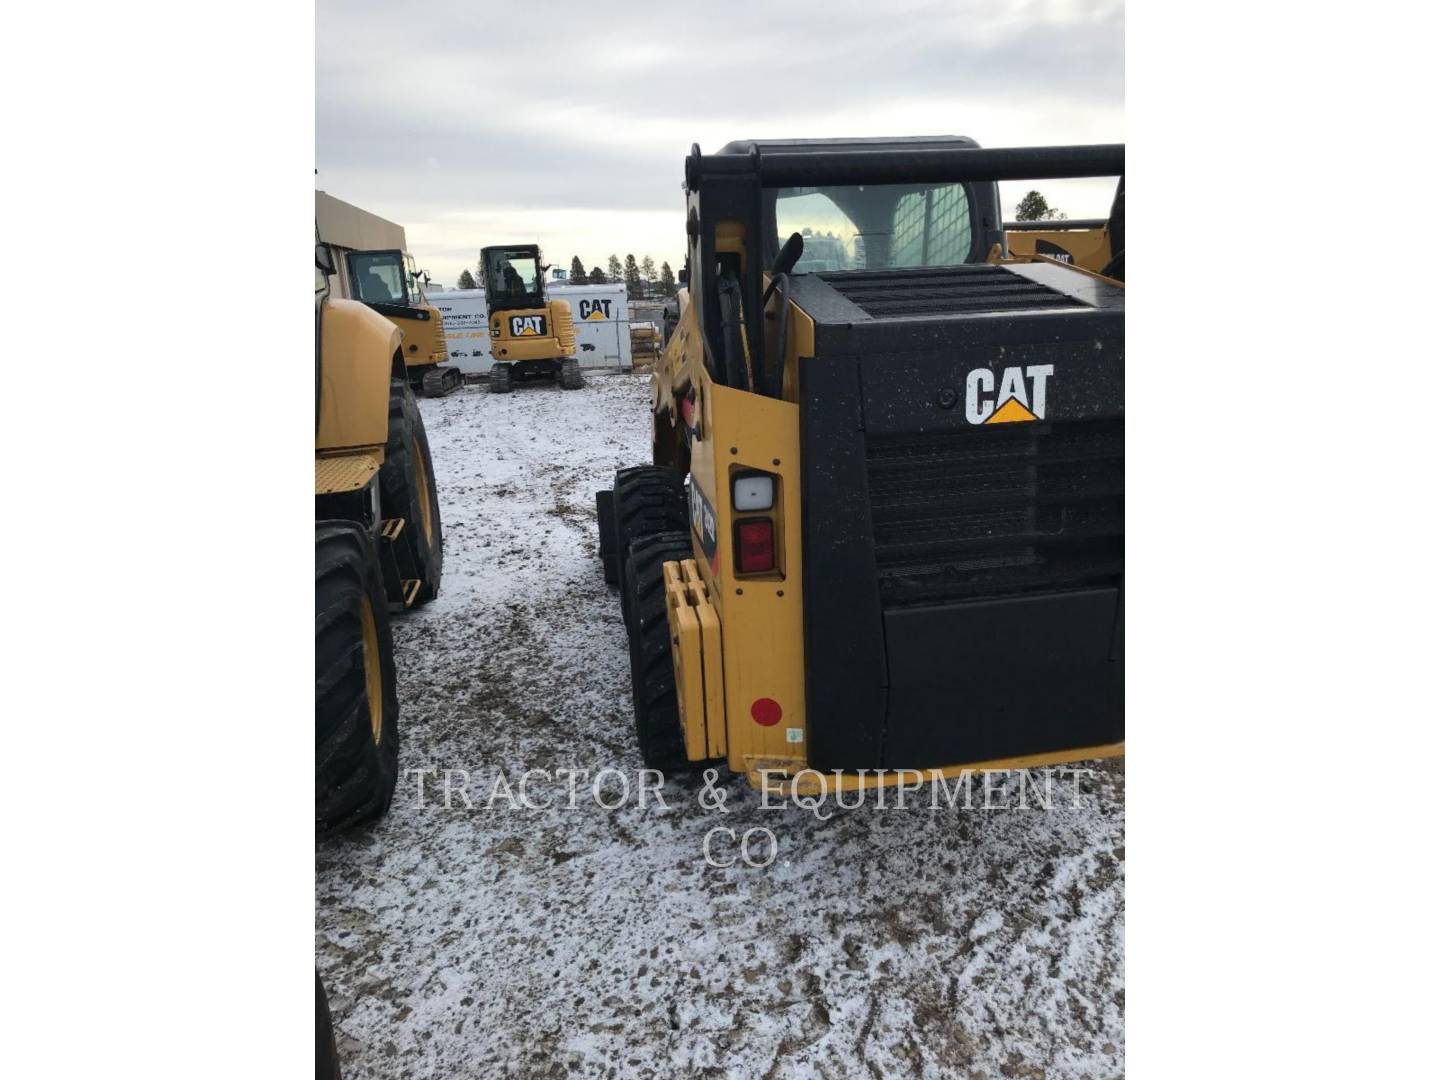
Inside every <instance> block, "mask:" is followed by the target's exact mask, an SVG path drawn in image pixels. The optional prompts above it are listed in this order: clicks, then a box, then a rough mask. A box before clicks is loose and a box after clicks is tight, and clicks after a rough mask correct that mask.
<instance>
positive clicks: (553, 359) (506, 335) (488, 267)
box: [480, 244, 585, 394]
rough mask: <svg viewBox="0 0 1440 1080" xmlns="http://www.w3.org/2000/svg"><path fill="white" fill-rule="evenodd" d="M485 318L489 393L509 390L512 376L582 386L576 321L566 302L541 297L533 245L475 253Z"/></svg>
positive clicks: (566, 387)
mask: <svg viewBox="0 0 1440 1080" xmlns="http://www.w3.org/2000/svg"><path fill="white" fill-rule="evenodd" d="M480 267H481V270H482V271H483V274H484V279H485V280H484V285H485V308H486V314H487V316H488V317H489V321H490V355H491V356H492V357H493V358H494V361H495V363H494V366H493V367H491V369H490V392H491V393H492V394H508V393H509V392H510V389H511V387H512V385H513V382H514V380H515V379H517V378H520V379H530V378H555V379H557V380H558V381H559V383H560V388H561V389H562V390H579V389H580V388H581V387H582V386H584V385H585V379H584V377H583V376H582V375H581V374H580V361H579V360H578V359H577V358H576V356H575V320H574V316H573V315H571V313H570V303H569V301H567V300H549V299H546V296H545V269H546V268H545V266H544V265H543V264H542V262H541V260H540V248H539V247H538V246H536V245H535V244H507V245H504V246H501V247H487V248H485V249H483V250H482V251H481V252H480Z"/></svg>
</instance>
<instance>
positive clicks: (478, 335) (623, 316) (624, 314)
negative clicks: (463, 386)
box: [428, 281, 630, 375]
mask: <svg viewBox="0 0 1440 1080" xmlns="http://www.w3.org/2000/svg"><path fill="white" fill-rule="evenodd" d="M545 295H546V297H548V298H549V299H551V300H564V301H566V302H567V303H568V304H569V305H570V314H571V315H572V316H574V319H575V354H576V356H578V357H579V359H580V366H581V367H582V368H584V369H585V370H587V371H595V370H606V369H608V370H611V371H629V370H630V311H629V308H628V307H627V305H626V303H625V286H624V285H564V284H561V283H560V282H558V281H547V282H546V283H545ZM428 299H429V301H430V303H432V304H434V305H435V306H436V307H437V308H439V309H440V314H441V315H443V316H444V317H445V340H446V341H448V342H449V343H450V363H452V364H454V365H455V366H456V367H458V368H459V369H460V370H461V371H463V372H465V373H466V374H467V375H472V374H475V375H478V374H483V373H484V372H487V371H489V370H490V365H491V364H493V363H494V362H495V360H494V357H492V356H491V355H490V331H489V328H488V326H487V324H486V322H485V290H484V289H456V290H454V291H453V292H443V293H430V294H428Z"/></svg>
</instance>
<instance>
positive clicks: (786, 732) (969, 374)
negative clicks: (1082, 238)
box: [596, 138, 1125, 792]
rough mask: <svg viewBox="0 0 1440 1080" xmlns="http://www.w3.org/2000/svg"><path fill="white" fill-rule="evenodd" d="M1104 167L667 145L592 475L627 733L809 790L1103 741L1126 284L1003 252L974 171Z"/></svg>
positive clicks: (1120, 523) (1058, 757) (913, 149)
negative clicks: (661, 309) (643, 307)
mask: <svg viewBox="0 0 1440 1080" xmlns="http://www.w3.org/2000/svg"><path fill="white" fill-rule="evenodd" d="M1123 170H1124V148H1123V147H1118V146H1102V147H1038V148H1022V149H1006V150H983V149H981V148H979V147H978V146H977V145H976V144H975V143H974V142H973V141H971V140H968V139H958V138H947V139H894V140H886V139H861V140H848V141H842V140H799V141H795V142H778V143H772V142H749V141H746V142H738V143H732V144H730V145H728V146H727V147H725V148H724V149H723V150H722V151H721V152H720V153H719V154H716V155H712V156H705V155H702V154H700V152H699V150H698V149H696V150H693V151H692V153H691V155H690V156H689V158H688V159H687V160H686V164H685V186H686V193H687V218H688V221H689V222H690V229H689V232H688V236H689V248H688V260H687V261H688V268H689V277H688V287H687V292H686V294H685V298H684V301H683V302H682V303H681V305H680V310H679V312H678V315H679V318H678V322H677V325H676V327H675V330H674V332H673V334H672V336H671V338H670V340H669V343H668V345H667V347H666V349H665V352H664V354H663V356H662V358H661V361H660V363H659V364H658V365H657V367H656V370H655V372H654V374H653V376H652V380H651V391H652V399H651V409H652V452H651V462H652V463H651V464H648V465H638V466H635V467H632V468H627V469H622V470H620V471H619V472H618V473H616V476H615V484H614V487H613V488H612V489H611V490H608V491H601V492H598V493H597V495H596V502H597V510H598V517H599V523H600V545H599V546H600V554H601V559H602V563H603V565H604V570H605V577H606V580H607V581H608V582H611V583H613V584H615V585H617V586H618V587H619V591H620V599H621V608H622V612H623V614H624V621H625V626H626V631H627V635H628V638H629V649H630V671H631V685H632V692H633V703H634V713H635V726H636V734H637V738H638V742H639V746H640V750H641V754H642V756H643V757H644V759H645V762H646V764H647V765H650V766H651V767H654V768H660V769H677V768H678V769H683V768H686V767H688V766H693V765H696V764H699V763H711V762H715V763H719V762H723V763H724V764H725V765H726V766H728V768H729V769H730V770H732V771H734V772H737V773H740V774H743V775H745V776H746V777H747V778H748V779H749V781H750V783H751V784H752V785H754V786H756V787H761V788H765V789H767V790H772V791H775V792H790V791H807V792H814V791H817V790H822V789H823V790H831V791H833V790H837V789H852V788H865V787H871V786H876V785H886V784H894V783H898V782H913V781H915V780H918V779H919V778H920V777H921V776H925V775H928V776H931V777H935V776H955V775H958V774H960V773H963V772H967V771H970V770H975V769H995V768H1012V767H1022V766H1034V765H1045V764H1058V763H1061V762H1069V761H1079V760H1085V759H1089V758H1097V757H1106V756H1114V755H1117V754H1120V753H1122V752H1123V745H1124V744H1123V739H1124V711H1123V689H1124V681H1123V666H1122V665H1123V606H1122V604H1121V589H1122V583H1123V541H1124V512H1123V481H1124V450H1123V447H1124V421H1123V377H1124V345H1125V338H1124V287H1123V285H1122V284H1121V283H1120V282H1119V281H1117V280H1113V279H1111V278H1108V277H1101V276H1099V275H1097V274H1094V273H1087V272H1085V271H1083V270H1081V269H1079V268H1076V267H1072V266H1068V265H1065V264H1064V262H1063V261H1060V260H1050V259H1041V258H1036V257H1032V256H1027V255H1016V254H1014V253H1013V252H1012V253H1006V251H1005V235H1004V232H1003V230H1002V228H1001V227H1000V225H999V222H1000V215H999V213H998V206H999V193H998V188H997V181H999V180H1011V179H1043V178H1059V177H1067V176H1080V177H1094V176H1117V175H1120V174H1122V173H1123ZM1117 227H1120V228H1123V226H1122V225H1121V223H1120V222H1119V221H1118V220H1117V221H1115V222H1111V223H1107V227H1106V230H1105V231H1106V234H1107V235H1109V236H1114V235H1116V234H1117V232H1118V229H1117ZM807 238H809V239H807ZM811 239H814V240H815V243H814V244H813V247H814V250H813V251H811V250H809V249H810V248H811V246H812V244H811ZM992 257H995V258H997V259H998V261H991V259H992Z"/></svg>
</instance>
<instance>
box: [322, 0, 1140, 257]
mask: <svg viewBox="0 0 1440 1080" xmlns="http://www.w3.org/2000/svg"><path fill="white" fill-rule="evenodd" d="M1123 19H1124V11H1123V5H1122V4H1120V3H1117V2H1113V0H1097V2H1080V0H1076V2H1073V3H1062V2H1039V0H1032V2H1026V0H1013V2H1007V3H1004V4H996V3H993V2H990V0H979V2H974V0H944V2H930V0H898V2H892V3H889V4H887V5H885V7H884V8H883V10H881V9H877V8H876V7H875V6H874V5H873V4H869V3H867V4H850V3H834V2H832V3H825V4H818V3H817V4H795V5H773V4H750V3H739V2H736V3H730V4H725V5H708V6H706V8H705V10H701V11H693V10H691V9H689V8H676V7H661V6H654V7H652V6H644V7H640V6H603V5H597V4H594V3H574V2H558V3H555V2H552V3H546V4H543V5H540V4H535V3H531V4H516V5H499V4H486V3H480V4H476V3H473V2H470V3H457V2H453V0H443V2H435V3H428V4H425V5H423V6H410V5H401V4H395V3H394V2H393V0H388V2H380V0H344V2H339V0H320V3H319V4H318V7H317V30H318V33H317V56H316V121H317V123H316V131H317V136H316V157H317V167H318V169H319V175H318V184H319V186H320V187H321V188H323V189H325V190H327V191H330V192H331V193H332V194H334V195H337V196H339V197H340V198H343V199H346V200H347V201H350V202H353V203H357V204H358V205H361V206H364V207H366V208H367V209H370V210H373V211H375V212H376V213H379V214H382V215H384V216H385V217H388V218H391V219H392V220H395V221H398V222H400V223H401V224H403V225H405V226H406V231H407V235H408V237H409V239H410V244H411V247H412V249H414V250H415V252H416V255H417V257H418V258H419V259H420V261H421V262H422V263H424V264H427V265H428V267H429V269H430V270H431V271H432V274H433V275H434V276H435V277H436V279H437V280H440V281H446V282H452V281H453V280H454V279H455V277H456V276H458V274H459V272H460V270H461V269H462V268H464V267H466V266H469V265H471V264H472V263H473V262H474V255H475V252H477V251H478V249H479V248H480V247H481V246H483V245H484V244H487V243H497V242H501V243H503V242H505V241H511V240H514V241H521V240H528V239H531V238H532V237H534V238H537V239H539V241H540V243H541V244H542V245H544V246H545V247H546V256H547V258H549V259H550V260H551V261H554V262H557V263H559V264H561V265H565V264H568V262H569V259H570V256H571V255H573V254H579V255H580V256H581V257H582V259H584V261H585V263H586V265H587V266H588V265H596V264H599V265H604V260H605V258H606V257H607V256H608V255H610V254H611V253H612V252H615V253H618V254H621V255H623V254H625V253H626V252H633V253H635V254H636V255H637V256H639V255H643V254H646V253H649V254H652V255H653V256H654V257H655V258H656V260H657V261H659V260H661V259H667V260H669V261H670V262H671V264H672V265H678V264H679V262H680V261H681V260H682V259H683V250H684V235H683V197H682V194H681V190H680V184H681V176H682V163H683V160H684V156H685V154H686V152H687V151H688V150H689V147H690V144H691V143H695V142H698V143H699V144H700V145H701V147H702V148H703V149H705V150H707V151H713V150H716V149H718V148H719V147H720V146H721V145H723V144H724V143H726V142H729V141H730V140H732V139H739V138H776V137H797V136H798V137H836V136H865V135H914V134H965V135H971V136H973V137H975V138H977V139H979V141H980V142H981V143H982V144H984V145H992V146H998V145H1024V144H1027V143H1037V142H1098V141H1118V140H1123V138H1124V130H1123V123H1124V116H1123V104H1124V24H1123ZM1092 187H1093V185H1092ZM1075 190H1076V191H1086V190H1088V189H1085V188H1079V187H1077V188H1076V189H1075ZM1006 196H1007V199H1008V198H1009V197H1010V195H1009V192H1008V191H1007V193H1006ZM1077 197H1083V198H1088V197H1090V196H1088V195H1085V196H1077ZM1094 198H1095V200H1096V202H1097V203H1098V204H1099V205H1088V204H1087V205H1084V206H1080V205H1076V206H1074V207H1073V208H1072V207H1071V206H1067V207H1066V209H1069V210H1071V212H1072V216H1089V215H1091V214H1096V213H1100V212H1102V211H1103V209H1104V205H1103V204H1104V203H1107V202H1108V194H1106V193H1105V192H1103V191H1100V189H1098V188H1096V194H1095V196H1094ZM1051 201H1052V202H1060V203H1062V204H1063V200H1060V199H1056V198H1052V200H1051Z"/></svg>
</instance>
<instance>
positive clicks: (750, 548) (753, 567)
mask: <svg viewBox="0 0 1440 1080" xmlns="http://www.w3.org/2000/svg"><path fill="white" fill-rule="evenodd" d="M735 565H736V568H737V569H738V570H739V571H740V573H742V574H758V573H761V572H763V571H765V570H774V569H775V526H774V525H773V524H772V523H771V522H769V521H765V520H759V521H742V522H740V523H739V524H738V525H736V526H735Z"/></svg>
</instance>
